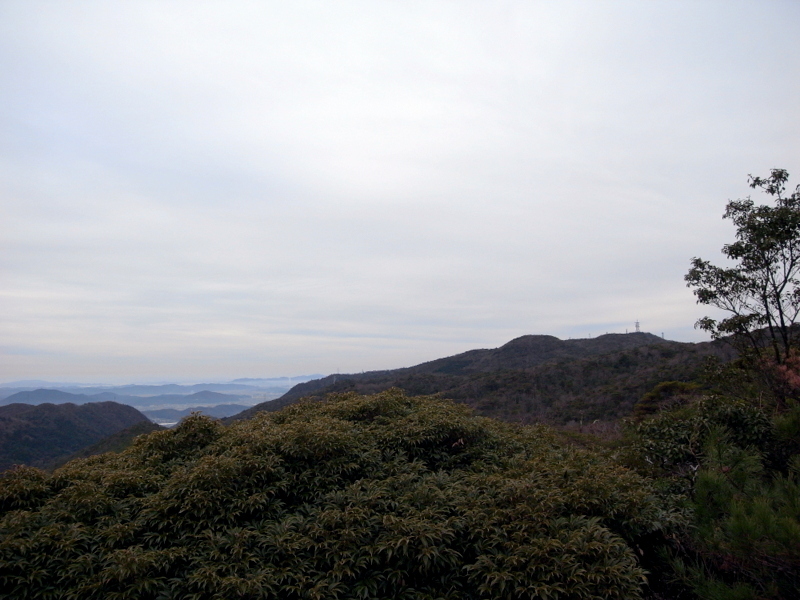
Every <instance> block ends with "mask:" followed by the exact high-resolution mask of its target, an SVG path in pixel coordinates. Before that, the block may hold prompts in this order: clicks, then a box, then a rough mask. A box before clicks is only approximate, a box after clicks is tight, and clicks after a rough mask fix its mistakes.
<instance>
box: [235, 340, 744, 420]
mask: <svg viewBox="0 0 800 600" xmlns="http://www.w3.org/2000/svg"><path fill="white" fill-rule="evenodd" d="M709 356H715V357H717V358H719V359H721V360H723V361H724V360H729V359H730V358H732V357H733V354H732V351H731V350H730V348H729V347H728V346H726V345H725V344H724V343H722V342H704V343H699V344H690V343H681V342H673V341H669V340H664V339H662V338H660V337H658V336H655V335H652V334H649V333H638V332H637V333H629V334H606V335H601V336H598V337H596V338H588V339H575V340H560V339H558V338H556V337H553V336H547V335H526V336H523V337H520V338H517V339H514V340H512V341H510V342H508V343H507V344H505V345H503V346H501V347H500V348H495V349H489V350H470V351H468V352H464V353H462V354H457V355H455V356H450V357H447V358H440V359H437V360H433V361H430V362H426V363H422V364H419V365H416V366H413V367H407V368H402V369H394V370H389V371H373V372H368V373H355V374H347V375H341V374H337V375H329V376H327V377H323V378H320V379H316V380H312V381H308V382H306V383H301V384H299V385H296V386H295V387H293V388H292V389H291V390H289V391H288V392H287V393H286V394H284V395H283V396H281V397H280V398H278V399H276V400H272V401H268V402H262V403H261V404H257V405H255V406H253V407H252V408H249V409H247V410H246V411H244V412H242V413H240V414H238V415H235V416H234V417H231V418H229V419H227V420H228V421H233V420H239V419H246V418H249V417H252V416H253V415H254V414H255V413H257V412H259V411H262V410H269V411H273V410H278V409H280V408H282V407H284V406H286V405H288V404H292V403H293V402H297V401H298V400H300V399H301V398H306V397H310V398H322V397H324V396H325V395H326V394H329V393H333V392H347V391H355V392H358V393H362V394H371V393H376V392H379V391H382V390H385V389H388V388H391V387H398V388H401V389H403V390H405V391H406V393H408V394H410V395H426V394H434V393H441V394H442V395H444V396H445V397H447V398H451V399H453V400H456V401H458V402H463V403H465V404H469V405H470V406H472V407H474V408H475V409H476V410H477V411H478V413H480V414H483V415H486V416H491V417H496V418H500V419H505V420H512V421H522V422H533V421H544V422H549V423H552V424H557V425H563V424H567V423H569V422H571V421H574V422H582V421H593V420H614V419H617V418H619V417H622V416H626V415H628V414H630V412H631V410H632V408H633V405H634V404H635V403H636V401H637V400H639V399H640V398H641V396H642V395H643V394H644V393H646V392H647V391H649V390H650V389H652V388H653V387H654V386H655V385H656V384H658V383H660V382H662V381H667V380H681V381H689V380H692V379H694V378H696V377H697V375H698V373H699V371H700V369H701V368H702V365H703V363H704V362H705V360H706V358H707V357H709Z"/></svg>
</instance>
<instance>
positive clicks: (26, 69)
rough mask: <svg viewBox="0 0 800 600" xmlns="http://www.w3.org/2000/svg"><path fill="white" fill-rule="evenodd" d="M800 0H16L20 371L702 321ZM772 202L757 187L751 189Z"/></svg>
mask: <svg viewBox="0 0 800 600" xmlns="http://www.w3.org/2000/svg"><path fill="white" fill-rule="evenodd" d="M798 22H800V3H797V2H791V1H781V0H771V1H770V0H768V1H765V2H759V3H730V2H725V1H708V2H702V3H698V2H688V1H685V2H684V1H678V2H639V1H634V0H628V1H614V0H612V1H608V2H592V1H585V0H584V1H564V2H559V3H544V2H496V3H483V2H472V1H466V2H444V1H439V2H437V1H434V2H413V1H412V2H405V3H372V2H347V1H345V2H338V3H335V4H330V3H323V2H313V1H299V2H294V3H291V4H285V3H276V2H266V3H262V2H247V1H245V2H237V3H235V4H230V3H222V2H202V3H194V2H188V1H177V2H170V3H157V2H127V1H124V0H123V1H120V2H114V3H108V2H99V1H96V0H95V1H92V0H89V1H85V2H74V3H73V2H70V3H48V2H40V1H37V0H26V1H21V0H7V1H5V2H2V3H0V217H1V219H2V220H0V223H2V225H0V243H2V249H3V251H2V253H0V280H1V282H2V285H0V314H2V315H3V318H2V319H0V379H1V380H8V381H14V380H25V379H44V380H54V381H69V380H72V381H111V380H113V381H114V382H122V381H124V382H136V383H138V382H144V381H148V382H150V381H165V380H173V381H174V380H177V381H196V382H202V381H204V380H207V381H220V380H230V379H235V378H239V377H248V376H255V377H273V376H283V375H286V374H288V373H335V372H342V373H345V372H360V371H372V370H381V369H392V368H398V367H402V366H409V365H413V364H418V363H421V362H425V361H428V360H432V359H435V358H439V357H443V356H450V355H453V354H457V353H460V352H464V351H466V350H470V349H474V348H494V347H498V346H501V345H502V344H504V343H506V342H507V341H509V340H511V339H513V338H516V337H519V336H521V335H526V334H547V335H555V336H557V337H559V338H562V339H567V338H570V337H572V338H576V337H594V336H597V335H600V334H602V333H605V332H616V333H623V332H624V331H625V330H626V329H633V327H634V322H635V321H636V320H638V321H640V322H641V327H642V329H643V330H644V331H650V332H653V333H654V334H656V335H661V334H662V333H663V334H664V335H665V336H666V337H667V338H668V339H673V340H677V341H701V340H704V339H707V337H706V336H705V334H704V333H703V332H700V331H697V330H695V329H694V328H693V324H694V323H695V321H696V320H697V319H698V318H700V317H702V316H704V315H706V314H709V311H707V310H705V309H704V308H703V307H700V306H697V305H696V304H695V301H694V297H693V296H692V293H691V290H689V289H687V288H686V286H685V284H684V281H683V276H684V275H685V273H686V272H687V271H688V269H689V262H690V259H691V258H692V257H694V256H700V257H702V258H704V259H707V260H711V261H712V262H715V263H719V262H721V255H720V252H719V251H720V248H721V247H722V246H723V245H724V244H725V243H728V242H731V241H732V239H733V228H732V226H731V225H730V224H729V223H727V222H725V221H723V220H722V219H721V216H722V213H723V212H724V207H725V203H726V202H727V201H728V200H729V199H733V198H740V197H745V196H747V195H749V194H751V193H752V191H751V190H750V189H749V188H748V186H747V178H748V174H753V175H766V174H768V172H769V170H770V169H771V168H775V167H779V168H785V169H787V170H788V171H789V172H790V173H791V175H792V177H791V179H790V183H791V185H792V186H794V185H796V184H797V183H798V182H800V144H798V140H800V110H798V107H797V101H796V98H797V97H798V95H799V94H798V93H797V92H798V89H799V88H800V39H798V36H797V35H796V31H795V29H796V24H797V23H798ZM752 196H753V199H754V200H756V201H757V202H761V201H763V197H762V196H761V195H760V194H757V193H752Z"/></svg>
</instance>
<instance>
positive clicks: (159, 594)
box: [0, 390, 679, 600]
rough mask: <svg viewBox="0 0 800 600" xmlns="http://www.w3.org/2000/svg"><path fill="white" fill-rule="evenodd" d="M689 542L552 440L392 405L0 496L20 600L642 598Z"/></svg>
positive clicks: (251, 424) (182, 444)
mask: <svg viewBox="0 0 800 600" xmlns="http://www.w3.org/2000/svg"><path fill="white" fill-rule="evenodd" d="M677 525H679V523H678V517H676V515H675V513H673V512H671V511H669V510H667V509H665V508H664V507H663V506H662V504H661V503H660V501H659V499H658V497H657V495H656V494H655V493H654V491H653V489H652V487H651V486H650V485H649V484H648V482H647V480H645V479H643V478H642V477H640V476H638V475H636V474H635V473H634V472H632V471H630V470H628V469H625V468H623V467H620V466H618V465H616V464H614V463H613V462H611V461H609V460H607V459H604V458H602V457H601V456H599V455H598V454H596V453H592V452H588V451H586V450H581V449H577V448H572V447H565V446H563V445H561V444H559V443H558V442H557V441H556V437H555V436H554V435H553V434H552V432H551V431H550V430H548V429H547V428H544V427H518V426H512V425H508V424H502V423H499V422H495V421H492V420H489V419H485V418H480V417H475V416H473V415H472V414H471V413H470V412H469V410H468V409H466V408H464V407H463V406H458V405H455V404H453V403H450V402H448V401H445V400H441V399H439V398H436V397H414V398H409V397H406V396H404V395H403V393H402V392H399V391H397V390H389V391H386V392H382V393H380V394H376V395H374V396H357V395H355V394H344V395H339V396H332V397H329V398H328V399H327V400H326V401H324V402H318V403H300V404H297V405H293V406H290V407H288V408H286V409H284V410H282V411H280V412H277V413H260V414H258V415H257V416H256V417H255V418H253V419H251V420H248V421H242V422H237V423H235V424H233V425H230V426H224V425H221V424H220V423H219V422H215V421H213V420H210V419H208V418H205V417H201V416H192V417H189V418H187V419H185V420H184V421H183V422H182V423H180V424H179V425H178V427H176V428H175V429H173V430H168V431H161V432H156V433H153V434H150V435H148V436H142V437H140V438H138V439H137V440H136V441H135V442H134V444H133V446H132V447H130V448H129V449H128V450H126V451H124V452H122V453H120V454H104V455H100V456H95V457H91V458H87V459H80V460H75V461H72V462H70V463H68V464H67V465H65V466H64V467H62V468H60V469H58V470H57V471H55V472H54V473H53V474H52V475H48V474H45V473H43V472H42V471H39V470H36V469H26V468H23V469H17V470H14V471H11V472H9V473H7V474H6V475H5V476H3V477H2V478H0V589H2V590H4V592H3V593H5V594H6V597H13V598H37V599H38V598H75V599H78V598H80V599H90V598H98V599H99V598H102V599H104V600H105V599H108V600H122V599H126V598H131V599H134V598H135V599H137V600H138V599H154V600H155V599H171V598H175V599H186V600H188V599H204V598H281V599H294V598H297V599H299V598H312V599H313V598H319V599H321V598H370V599H373V598H408V599H419V600H422V599H434V598H436V599H439V598H450V599H454V600H455V599H477V598H508V599H512V598H553V599H556V598H563V599H567V598H569V599H584V598H586V599H588V598H593V599H600V598H604V599H605V598H618V599H630V598H638V597H640V596H641V590H642V585H643V583H644V581H645V572H644V570H643V568H642V566H641V565H640V563H639V559H638V558H637V557H638V556H639V555H640V554H641V553H642V552H644V550H643V549H642V548H643V547H644V546H643V540H646V539H651V538H652V537H653V536H654V535H655V536H664V535H667V534H668V533H669V532H670V531H672V530H674V529H675V528H676V526H677Z"/></svg>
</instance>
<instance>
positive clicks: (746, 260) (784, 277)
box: [685, 169, 800, 365]
mask: <svg viewBox="0 0 800 600" xmlns="http://www.w3.org/2000/svg"><path fill="white" fill-rule="evenodd" d="M788 179H789V174H788V173H787V172H786V171H785V170H783V169H773V170H772V171H771V173H770V175H769V177H766V178H761V177H753V176H750V187H751V188H754V189H756V188H758V189H761V190H763V191H764V192H765V193H766V194H767V195H769V196H771V197H772V199H773V200H774V205H773V206H771V205H759V206H756V205H755V203H754V202H753V201H752V200H751V199H750V198H749V197H748V198H745V199H739V200H731V201H730V202H728V205H727V208H726V210H725V214H724V218H726V219H730V220H731V221H732V222H733V224H734V225H735V226H736V241H735V242H733V243H732V244H726V245H725V246H724V247H723V248H722V253H723V254H724V255H725V256H726V257H727V258H729V259H730V260H731V261H733V262H734V263H735V266H732V267H728V268H724V267H717V266H715V265H712V264H711V263H710V262H708V261H705V260H702V259H700V258H694V259H692V268H691V269H690V270H689V272H688V274H687V275H686V277H685V279H686V282H687V285H688V286H689V287H694V288H695V290H694V293H695V296H696V297H697V301H698V303H700V304H707V305H710V306H715V307H717V308H720V309H722V310H723V311H725V312H727V313H729V315H730V316H729V317H727V318H725V319H722V320H720V321H717V320H715V319H712V318H711V317H704V318H702V319H700V320H699V321H698V322H697V326H698V327H700V328H701V329H704V330H706V331H708V332H710V333H711V334H712V336H713V337H715V338H718V337H722V336H728V335H734V336H736V339H739V340H746V341H747V343H748V344H749V349H750V351H752V352H754V353H755V354H757V355H760V354H761V351H762V348H763V347H764V346H765V342H766V345H767V346H768V348H769V350H770V352H771V353H772V356H773V358H774V360H775V362H776V363H777V364H778V365H781V364H784V363H785V362H786V360H787V358H789V356H790V354H791V352H792V346H793V343H794V334H795V332H794V329H793V326H794V324H795V322H796V321H797V318H798V315H799V314H800V282H799V281H798V272H800V186H797V188H795V191H794V192H793V193H791V194H788V195H787V194H786V184H787V181H788ZM764 336H766V338H765V337H764Z"/></svg>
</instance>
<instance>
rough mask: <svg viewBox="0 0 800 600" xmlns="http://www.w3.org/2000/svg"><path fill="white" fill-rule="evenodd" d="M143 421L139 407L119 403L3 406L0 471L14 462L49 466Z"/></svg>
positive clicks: (1, 409)
mask: <svg viewBox="0 0 800 600" xmlns="http://www.w3.org/2000/svg"><path fill="white" fill-rule="evenodd" d="M143 421H148V419H147V417H145V416H144V415H143V414H142V413H140V412H139V411H138V410H136V409H135V408H132V407H130V406H125V405H123V404H117V403H115V402H91V403H87V404H81V405H76V404H72V403H64V404H49V403H47V404H38V405H31V404H19V403H16V404H8V405H6V406H0V471H3V470H5V469H8V468H9V467H11V466H12V465H14V464H26V465H30V466H35V467H47V466H49V465H50V464H51V463H52V462H53V461H55V460H57V459H58V458H59V457H64V456H69V455H71V454H73V453H74V452H77V451H79V450H81V449H82V448H85V447H87V446H90V445H92V444H95V443H97V442H99V441H100V440H102V439H103V438H106V437H108V436H109V435H112V434H115V433H117V432H119V431H122V430H123V429H126V428H128V427H130V426H132V425H135V424H137V423H141V422H143Z"/></svg>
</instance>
